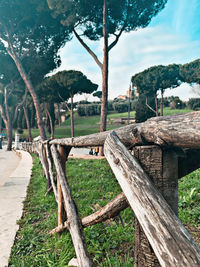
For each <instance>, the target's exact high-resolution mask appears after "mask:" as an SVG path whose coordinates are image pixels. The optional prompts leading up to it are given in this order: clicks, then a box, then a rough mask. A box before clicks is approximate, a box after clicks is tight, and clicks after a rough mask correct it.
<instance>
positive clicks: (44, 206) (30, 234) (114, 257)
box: [9, 156, 200, 267]
mask: <svg viewBox="0 0 200 267" xmlns="http://www.w3.org/2000/svg"><path fill="white" fill-rule="evenodd" d="M41 173H42V171H41V165H40V164H39V160H38V158H37V157H36V156H34V167H33V172H32V179H31V182H30V185H29V188H28V194H27V198H26V200H25V202H24V214H23V217H22V219H21V220H19V225H20V229H19V231H18V232H17V235H16V239H15V243H14V246H13V248H12V253H11V259H10V265H9V266H13V267H23V266H24V267H29V266H35V267H36V266H42V267H45V266H52V267H54V266H58V267H59V266H60V267H64V266H67V263H68V262H69V260H70V259H71V258H72V257H74V256H75V254H74V249H73V245H72V242H71V238H70V235H69V233H68V232H64V233H62V234H61V235H58V234H55V235H53V236H50V235H49V234H48V232H49V231H50V230H52V229H53V228H54V227H56V226H57V205H56V202H55V200H54V196H53V193H51V194H49V195H48V196H47V197H45V192H46V179H45V178H44V177H43V175H42V174H41ZM67 175H68V180H69V184H70V188H71V191H72V195H73V197H74V200H75V202H76V203H77V206H78V210H79V213H80V216H81V217H85V216H87V215H89V214H91V213H92V212H93V211H92V209H93V207H94V205H95V204H99V205H101V206H104V205H105V204H106V203H107V202H108V201H109V200H111V199H112V198H113V197H115V196H116V195H117V194H118V193H119V192H121V190H120V188H119V185H118V183H117V181H116V179H115V177H114V175H113V173H112V171H111V169H110V167H109V166H108V164H107V162H106V161H105V160H81V159H69V160H68V163H67ZM199 177H200V170H197V171H195V172H193V173H191V174H190V175H187V176H186V177H184V178H182V179H180V181H179V199H180V201H179V217H180V219H181V221H182V222H183V223H184V224H185V225H186V227H187V228H188V230H189V231H190V232H191V234H192V235H193V236H194V238H195V239H196V241H197V243H198V244H199V245H200V241H199V240H200V233H199V232H200V208H199V206H200V205H199V204H200V193H199V192H200V183H199ZM121 217H122V220H123V222H124V224H125V227H123V226H122V224H121V222H120V220H119V218H116V220H115V221H112V222H110V223H100V224H97V225H94V226H91V227H87V228H86V229H84V235H85V240H86V245H87V249H88V251H89V253H90V255H91V257H92V259H93V261H94V263H95V266H100V267H104V266H116V267H117V266H125V267H126V266H127V267H129V266H133V261H134V258H133V244H134V221H133V213H132V211H131V210H130V208H128V209H126V210H125V211H123V212H121Z"/></svg>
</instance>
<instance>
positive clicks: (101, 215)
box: [50, 192, 129, 234]
mask: <svg viewBox="0 0 200 267" xmlns="http://www.w3.org/2000/svg"><path fill="white" fill-rule="evenodd" d="M127 207H129V203H128V201H127V199H126V197H125V195H124V193H123V192H122V193H120V194H119V195H117V196H116V197H115V198H114V199H112V200H111V201H109V202H108V203H107V204H106V205H105V206H104V207H102V208H101V209H99V210H98V211H96V212H94V213H92V214H90V215H89V216H87V217H84V218H83V219H82V221H81V223H82V226H83V227H87V226H91V225H94V224H97V223H100V222H104V221H106V220H108V219H111V218H113V217H115V216H117V215H118V214H119V213H120V211H122V210H124V209H126V208H127ZM66 229H68V224H67V221H66V222H65V223H64V224H63V226H58V227H56V228H54V229H53V230H52V231H51V232H50V234H54V233H60V232H63V231H64V230H66Z"/></svg>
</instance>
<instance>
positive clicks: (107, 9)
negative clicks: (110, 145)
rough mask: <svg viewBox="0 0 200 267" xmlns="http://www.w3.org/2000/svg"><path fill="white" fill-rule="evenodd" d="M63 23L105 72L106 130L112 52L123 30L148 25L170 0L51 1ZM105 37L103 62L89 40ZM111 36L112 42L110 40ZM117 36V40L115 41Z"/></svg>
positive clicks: (103, 107) (103, 126)
mask: <svg viewBox="0 0 200 267" xmlns="http://www.w3.org/2000/svg"><path fill="white" fill-rule="evenodd" d="M47 2H48V4H49V7H50V8H51V9H53V10H54V11H55V13H54V15H55V16H58V17H59V18H60V20H61V23H62V24H63V25H66V26H68V27H70V28H71V29H72V30H73V33H74V35H75V36H76V38H77V39H78V40H79V42H80V43H81V45H82V46H83V47H84V48H85V49H86V50H87V51H88V52H89V53H90V55H91V56H92V57H93V59H94V60H95V62H96V63H97V65H98V66H99V68H100V70H101V73H102V104H101V122H100V131H105V130H106V120H107V100H108V65H109V52H110V50H111V49H112V48H113V47H114V46H115V45H116V44H117V42H118V40H119V38H120V36H121V35H122V33H123V32H130V31H132V30H137V29H138V28H144V27H146V26H147V25H148V24H149V23H150V21H151V19H152V17H154V16H155V15H156V14H157V13H158V12H159V11H160V10H162V9H163V8H164V6H165V4H166V2H167V0H140V1H138V0H120V1H118V0H87V1H86V0H80V1H71V0H47ZM82 36H84V37H86V38H89V39H90V40H95V41H96V40H99V39H100V38H101V37H103V61H102V62H101V61H100V60H99V59H98V57H97V55H96V54H95V53H94V51H92V50H91V48H90V47H89V46H88V45H87V44H86V42H85V39H83V38H82ZM109 37H111V40H112V41H111V42H110V43H109ZM113 37H114V40H113Z"/></svg>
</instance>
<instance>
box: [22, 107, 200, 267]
mask: <svg viewBox="0 0 200 267" xmlns="http://www.w3.org/2000/svg"><path fill="white" fill-rule="evenodd" d="M92 146H104V154H105V157H106V159H107V161H108V162H109V164H110V167H111V168H112V170H113V172H114V174H115V176H116V179H117V180H118V182H119V185H120V186H121V188H122V191H123V192H122V193H121V194H119V195H118V196H116V197H115V198H114V199H113V200H112V201H110V202H109V203H108V204H107V205H106V206H105V207H103V208H101V209H100V210H98V211H97V212H95V213H93V214H91V215H90V216H87V217H85V218H79V216H78V212H77V210H76V205H75V203H74V200H73V197H72V194H71V191H70V187H69V184H68V181H67V176H66V173H65V167H66V161H67V158H68V155H69V153H70V150H71V148H72V147H92ZM22 149H24V150H26V151H28V152H31V153H37V154H38V155H39V157H40V161H41V163H42V166H43V170H44V173H45V176H46V178H47V184H48V190H50V189H52V190H53V192H54V195H55V200H56V201H57V204H58V227H56V228H55V229H53V230H52V231H51V233H58V232H61V231H63V230H65V229H67V230H68V231H69V232H70V234H71V237H72V241H73V245H74V248H75V253H76V257H77V261H78V265H79V266H84V267H85V266H92V261H91V259H90V258H89V254H88V252H87V249H86V246H85V242H84V238H83V232H82V229H83V227H88V226H90V225H93V224H96V223H100V222H102V221H104V220H106V219H108V218H112V217H114V216H116V214H118V213H119V212H120V211H121V210H123V209H125V208H127V207H128V206H130V207H131V208H132V210H133V211H134V214H135V217H136V220H135V249H134V258H135V262H134V266H136V267H140V266H141V267H143V266H166V267H169V266H170V267H171V266H177V267H181V266H183V267H186V266H188V267H193V266H194V267H195V266H200V249H199V247H198V245H197V244H196V243H195V241H194V240H193V238H192V237H191V236H190V234H189V233H188V232H187V230H186V229H185V228H184V226H183V225H182V223H181V222H180V221H179V219H178V217H177V215H178V191H177V190H178V179H179V178H181V177H182V176H184V175H186V174H188V173H189V172H191V171H193V170H195V169H197V168H199V167H200V112H193V113H189V114H186V115H185V114H184V115H174V116H170V117H157V118H152V119H149V120H148V121H146V122H144V123H140V124H132V125H128V126H125V127H122V128H118V129H116V130H115V131H107V132H103V133H98V134H92V135H88V136H83V137H77V138H64V139H54V140H48V141H44V142H35V143H22ZM53 165H54V166H55V169H56V173H57V176H56V177H54V174H53Z"/></svg>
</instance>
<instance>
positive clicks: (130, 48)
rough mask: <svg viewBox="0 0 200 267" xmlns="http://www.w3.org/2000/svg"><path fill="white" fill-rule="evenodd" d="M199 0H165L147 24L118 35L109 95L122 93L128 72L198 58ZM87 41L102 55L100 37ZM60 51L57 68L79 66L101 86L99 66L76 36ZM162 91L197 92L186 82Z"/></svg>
mask: <svg viewBox="0 0 200 267" xmlns="http://www.w3.org/2000/svg"><path fill="white" fill-rule="evenodd" d="M199 2H200V1H199V0H168V2H167V4H166V7H165V9H163V10H162V11H161V12H160V13H159V14H158V15H157V16H156V17H155V18H153V19H152V21H151V23H150V24H149V26H148V27H146V28H145V29H141V30H138V31H135V32H130V33H126V34H123V35H122V36H121V39H120V40H119V42H118V44H117V45H116V46H115V47H114V48H113V49H112V50H111V52H110V63H109V99H113V98H115V97H116V96H118V95H120V94H125V93H126V90H127V89H128V87H129V84H130V79H131V76H132V75H134V74H135V73H137V72H140V71H143V70H144V69H146V68H148V67H150V66H154V65H158V64H163V65H167V64H172V63H177V64H184V63H188V62H190V61H192V60H195V59H197V58H200V23H199V17H200V3H199ZM86 42H87V43H88V44H89V46H90V47H91V48H92V49H93V50H94V51H95V53H96V54H97V55H98V57H99V58H100V59H102V47H103V46H102V40H100V41H97V42H92V41H89V40H86ZM60 55H61V59H62V65H61V67H60V68H59V70H64V69H67V70H68V69H75V70H80V71H82V72H83V73H84V74H85V75H86V76H87V77H88V78H89V79H91V80H92V81H93V82H95V83H97V84H99V90H101V72H100V69H99V67H98V66H97V65H96V63H95V62H94V60H93V59H92V57H91V56H90V55H89V54H88V53H87V51H86V50H85V49H84V48H83V47H82V46H81V44H80V43H79V42H78V41H77V40H76V39H75V38H73V39H72V41H70V42H68V43H67V44H66V46H65V47H64V48H63V49H62V50H61V52H60ZM165 95H166V96H169V95H178V96H179V97H180V98H181V99H183V100H187V99H188V98H190V97H195V96H196V95H195V94H194V92H193V91H192V90H191V88H190V86H188V85H186V84H182V85H181V86H180V87H179V88H177V89H172V90H167V91H166V94H165ZM84 97H85V96H82V98H84ZM78 99H80V97H79V98H78ZM94 99H95V98H94ZM89 100H92V98H91V97H90V98H89ZM96 100H97V99H96Z"/></svg>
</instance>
